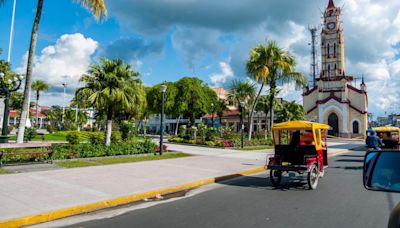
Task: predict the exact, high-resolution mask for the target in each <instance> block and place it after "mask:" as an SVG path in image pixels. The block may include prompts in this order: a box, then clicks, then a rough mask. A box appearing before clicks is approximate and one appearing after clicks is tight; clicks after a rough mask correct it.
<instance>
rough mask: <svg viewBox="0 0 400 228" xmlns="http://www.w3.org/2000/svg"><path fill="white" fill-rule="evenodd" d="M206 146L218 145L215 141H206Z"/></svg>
mask: <svg viewBox="0 0 400 228" xmlns="http://www.w3.org/2000/svg"><path fill="white" fill-rule="evenodd" d="M204 144H205V145H207V146H211V147H213V146H215V145H216V143H215V142H213V141H206V142H204Z"/></svg>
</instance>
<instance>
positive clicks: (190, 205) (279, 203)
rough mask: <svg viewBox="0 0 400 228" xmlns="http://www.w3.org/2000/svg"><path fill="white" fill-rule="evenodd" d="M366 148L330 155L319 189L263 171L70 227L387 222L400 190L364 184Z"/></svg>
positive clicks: (382, 224) (359, 224)
mask: <svg viewBox="0 0 400 228" xmlns="http://www.w3.org/2000/svg"><path fill="white" fill-rule="evenodd" d="M363 155H364V152H351V153H348V154H343V155H339V156H337V157H334V158H331V159H330V168H329V169H328V170H327V172H326V175H325V177H324V178H323V179H322V180H321V181H320V183H319V186H318V189H317V190H315V191H311V190H307V187H306V185H305V184H306V182H304V180H301V179H298V180H292V181H289V180H287V179H285V180H284V185H283V187H282V188H279V189H275V188H273V187H272V186H271V184H270V182H269V178H267V174H266V173H264V174H260V175H257V176H249V177H242V178H239V179H235V180H232V181H229V182H227V183H224V184H221V185H218V186H217V187H216V188H214V189H211V190H208V191H205V192H202V193H200V194H197V195H194V196H192V197H186V198H182V199H180V200H176V201H173V202H169V203H164V204H158V205H155V206H152V207H149V208H145V209H139V210H134V211H130V212H128V213H125V214H122V215H119V216H116V217H112V218H108V219H101V220H95V221H90V222H85V223H81V224H75V225H73V226H71V227H185V228H187V227H191V228H193V227H202V228H203V227H285V228H287V227H335V228H336V227H386V226H387V220H388V216H389V214H390V211H391V209H392V208H393V207H394V206H395V205H396V204H397V203H398V202H400V194H396V193H393V194H392V193H385V192H371V191H367V190H365V189H364V188H363V186H362V165H363V164H362V162H363Z"/></svg>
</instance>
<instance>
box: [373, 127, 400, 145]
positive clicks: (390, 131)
mask: <svg viewBox="0 0 400 228" xmlns="http://www.w3.org/2000/svg"><path fill="white" fill-rule="evenodd" d="M373 130H374V131H375V132H376V135H377V136H378V137H379V138H381V139H382V142H383V144H384V146H382V148H383V149H399V148H400V147H399V145H400V138H399V135H400V128H398V127H392V126H386V127H376V128H373Z"/></svg>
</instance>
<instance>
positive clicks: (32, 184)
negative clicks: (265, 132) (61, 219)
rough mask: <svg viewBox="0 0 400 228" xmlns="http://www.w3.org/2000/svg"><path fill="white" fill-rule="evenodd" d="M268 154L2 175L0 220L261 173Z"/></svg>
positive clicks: (198, 157) (194, 158) (184, 159)
mask: <svg viewBox="0 0 400 228" xmlns="http://www.w3.org/2000/svg"><path fill="white" fill-rule="evenodd" d="M228 153H229V152H227V154H228ZM241 153H242V152H241ZM218 154H219V153H218ZM219 155H222V154H219ZM265 155H266V154H265V153H264V155H263V156H261V154H260V155H259V156H260V158H261V157H264V159H262V160H258V159H254V158H247V159H246V158H227V157H221V156H193V157H186V158H178V159H167V160H159V161H146V162H138V163H126V164H117V165H108V166H96V167H86V168H75V169H61V170H52V171H41V172H29V173H20V174H9V175H1V176H0V183H1V186H0V205H2V206H1V207H0V220H6V219H11V218H17V217H22V216H28V215H32V214H37V213H41V212H47V211H52V210H56V209H62V208H67V207H72V206H78V205H83V204H87V203H93V202H98V201H103V200H108V199H114V198H117V197H122V196H128V195H132V194H135V193H141V192H145V191H150V190H156V189H161V188H165V187H170V186H175V185H179V184H185V183H189V182H193V181H198V180H202V179H205V178H212V177H218V176H222V175H226V174H231V173H236V172H238V171H242V170H248V169H252V168H257V167H260V166H263V165H264V160H265Z"/></svg>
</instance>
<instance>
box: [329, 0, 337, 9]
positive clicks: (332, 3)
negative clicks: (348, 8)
mask: <svg viewBox="0 0 400 228" xmlns="http://www.w3.org/2000/svg"><path fill="white" fill-rule="evenodd" d="M329 8H336V7H335V3H334V2H333V0H329V3H328V9H329Z"/></svg>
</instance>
